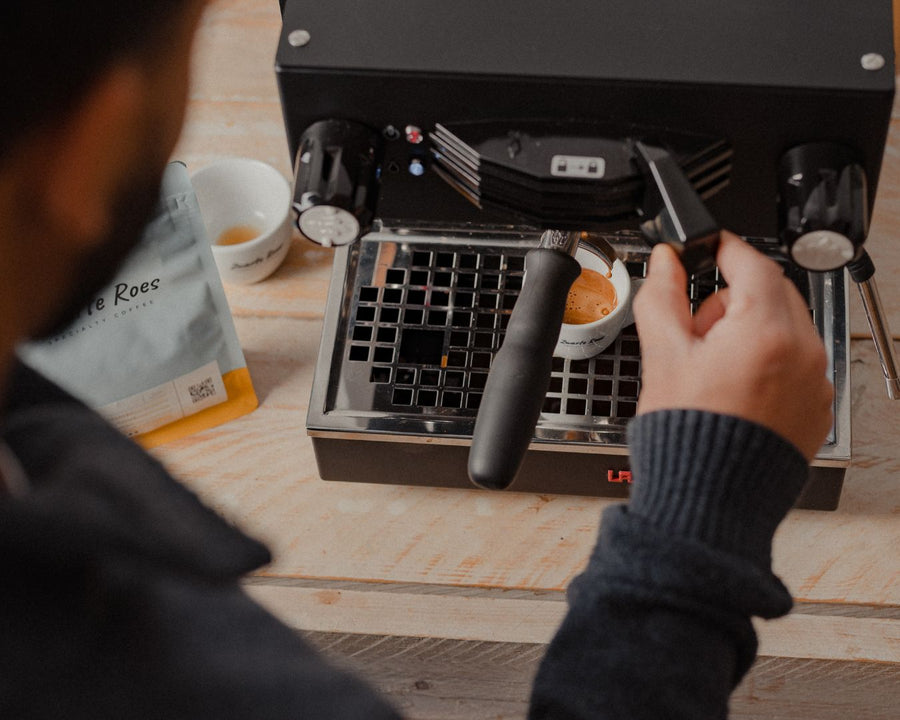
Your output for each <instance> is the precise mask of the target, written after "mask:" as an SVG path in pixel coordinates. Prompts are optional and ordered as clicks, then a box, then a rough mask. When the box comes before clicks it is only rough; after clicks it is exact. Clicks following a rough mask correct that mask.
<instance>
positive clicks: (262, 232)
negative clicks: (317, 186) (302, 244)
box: [191, 158, 293, 285]
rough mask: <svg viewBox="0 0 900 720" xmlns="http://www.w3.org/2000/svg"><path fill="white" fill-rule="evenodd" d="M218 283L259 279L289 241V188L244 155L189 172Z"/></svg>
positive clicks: (271, 268) (280, 257) (273, 266)
mask: <svg viewBox="0 0 900 720" xmlns="http://www.w3.org/2000/svg"><path fill="white" fill-rule="evenodd" d="M191 183H192V185H193V186H194V192H195V193H196V195H197V203H198V204H199V206H200V214H201V215H202V216H203V223H204V225H206V231H207V234H208V235H209V241H210V243H211V244H212V251H213V257H214V258H215V261H216V266H217V267H218V269H219V275H221V277H222V281H223V282H226V283H232V284H243V285H246V284H249V283H255V282H259V281H260V280H262V279H264V278H266V277H268V276H269V275H271V274H272V273H273V272H275V270H277V269H278V266H279V265H281V263H282V261H283V260H284V257H285V255H287V252H288V250H289V249H290V245H291V235H292V232H293V226H292V223H291V212H290V210H291V188H290V184H289V183H288V181H287V180H286V179H285V178H284V176H283V175H282V174H281V173H280V172H278V171H277V170H276V169H275V168H273V167H272V166H271V165H267V164H266V163H264V162H260V161H259V160H253V159H250V158H227V159H224V160H217V161H215V162H213V163H211V164H210V165H207V166H206V167H203V168H201V169H200V170H198V171H197V172H195V173H194V174H193V175H192V176H191Z"/></svg>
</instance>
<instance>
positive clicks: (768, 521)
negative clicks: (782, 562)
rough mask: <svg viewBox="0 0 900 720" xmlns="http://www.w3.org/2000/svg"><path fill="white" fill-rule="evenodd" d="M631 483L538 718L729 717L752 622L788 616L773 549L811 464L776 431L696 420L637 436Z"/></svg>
mask: <svg viewBox="0 0 900 720" xmlns="http://www.w3.org/2000/svg"><path fill="white" fill-rule="evenodd" d="M629 445H630V451H631V457H632V472H633V475H634V485H633V486H632V487H633V489H632V495H631V500H630V502H629V504H628V505H627V506H622V505H620V506H615V507H611V508H609V509H607V510H606V512H605V513H604V515H603V519H602V523H601V529H600V536H599V539H598V541H597V544H596V546H595V548H594V551H593V553H592V555H591V558H590V560H589V562H588V566H587V568H586V569H585V571H584V573H583V574H582V575H580V576H579V577H578V578H576V580H575V581H573V583H572V585H571V587H570V588H569V611H568V613H567V615H566V617H565V619H564V621H563V623H562V625H561V627H560V629H559V630H558V632H557V634H556V636H555V638H554V639H553V641H552V642H551V644H550V646H549V648H548V651H547V654H546V656H545V658H544V661H543V663H542V665H541V668H540V670H539V672H538V676H537V679H536V681H535V684H534V688H533V693H532V699H531V711H530V715H529V717H530V718H532V719H534V720H536V719H538V718H540V719H542V720H544V719H548V718H553V719H555V720H558V719H563V718H565V719H569V718H593V719H594V720H596V719H598V718H599V719H603V718H629V720H640V719H641V718H654V719H658V718H673V719H675V718H677V719H682V718H684V719H687V718H704V719H708V718H725V717H726V716H727V715H728V699H729V696H730V694H731V691H732V690H733V689H734V688H735V686H736V685H737V683H738V682H739V681H740V679H741V677H742V676H743V675H744V673H746V671H747V669H748V668H749V667H750V665H751V664H752V662H753V660H754V658H755V656H756V635H755V633H754V631H753V627H752V625H751V623H750V618H751V616H754V615H756V616H761V617H765V618H772V617H777V616H780V615H784V614H786V613H787V612H788V611H789V610H790V607H791V598H790V595H789V594H788V592H787V590H786V589H785V587H784V586H783V585H782V584H781V582H780V581H779V580H778V578H776V577H775V576H774V575H773V574H772V571H771V542H772V536H773V534H774V532H775V529H776V527H777V526H778V524H779V522H780V521H781V520H782V519H783V518H784V516H785V515H786V514H787V511H788V510H789V509H790V507H791V505H792V504H793V503H794V501H795V500H796V498H797V496H798V494H799V492H800V490H801V488H802V487H803V484H804V482H805V480H806V476H807V470H808V466H807V463H806V461H805V460H804V458H803V457H802V455H801V454H800V453H799V451H798V450H797V449H796V448H795V447H794V446H793V445H791V444H790V443H788V442H787V441H785V440H784V439H782V438H781V437H779V436H778V435H776V434H774V433H772V432H771V431H770V430H768V429H766V428H764V427H761V426H759V425H756V424H754V423H750V422H747V421H744V420H740V419H738V418H734V417H729V416H723V415H715V414H711V413H704V412H699V411H692V410H669V411H660V412H656V413H651V414H648V415H643V416H639V417H638V418H636V419H635V420H634V421H633V422H632V423H631V425H630V426H629Z"/></svg>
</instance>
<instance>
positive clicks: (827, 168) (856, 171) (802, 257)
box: [778, 142, 900, 400]
mask: <svg viewBox="0 0 900 720" xmlns="http://www.w3.org/2000/svg"><path fill="white" fill-rule="evenodd" d="M779 184H780V188H779V196H778V207H779V220H780V223H781V242H782V246H783V248H784V250H785V252H786V253H787V254H788V255H789V256H790V258H791V259H792V260H793V261H794V262H795V263H796V264H797V265H799V266H800V267H802V268H805V269H806V270H811V271H816V272H827V271H831V270H839V269H840V268H842V267H844V266H846V268H847V271H848V273H849V274H850V278H851V279H852V280H853V281H854V282H855V283H856V285H857V287H858V288H859V295H860V298H861V300H862V303H863V309H864V310H865V314H866V320H867V321H868V323H869V330H870V331H871V332H872V340H873V341H874V343H875V350H876V351H877V353H878V359H879V361H880V362H881V370H882V373H883V375H884V380H885V384H886V386H887V393H888V397H890V398H891V399H893V400H896V399H900V379H898V372H897V358H896V355H895V354H894V339H893V335H892V334H891V330H890V327H889V326H888V321H887V315H886V314H885V312H884V308H883V307H882V304H881V297H880V296H879V294H878V286H877V284H876V282H875V264H874V263H873V262H872V258H871V257H869V254H868V253H867V252H866V250H865V248H864V247H863V243H864V242H865V240H866V237H867V236H868V233H869V204H868V203H869V199H868V188H867V183H866V173H865V169H864V168H863V165H862V162H861V161H860V159H859V156H858V154H857V153H856V152H855V151H854V150H852V149H851V148H849V147H847V146H845V145H841V144H839V143H834V142H817V143H807V144H804V145H798V146H797V147H794V148H791V149H790V150H788V151H787V152H786V153H785V154H784V156H782V158H781V162H780V163H779Z"/></svg>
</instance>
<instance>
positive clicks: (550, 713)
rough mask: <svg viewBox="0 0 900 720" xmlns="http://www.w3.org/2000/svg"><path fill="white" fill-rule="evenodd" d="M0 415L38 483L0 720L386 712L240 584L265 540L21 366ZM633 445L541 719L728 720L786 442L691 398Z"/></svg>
mask: <svg viewBox="0 0 900 720" xmlns="http://www.w3.org/2000/svg"><path fill="white" fill-rule="evenodd" d="M2 429H3V433H2V437H3V441H4V442H5V443H6V444H7V445H8V446H9V448H10V449H12V451H13V453H14V454H15V456H16V457H17V458H18V461H19V462H20V463H21V465H22V467H23V469H24V471H25V475H26V476H27V478H28V481H29V483H30V485H31V487H30V489H29V490H28V492H26V493H23V494H20V495H9V494H6V495H3V496H2V497H0V572H2V577H3V578H4V581H3V583H0V717H9V718H13V717H14V718H19V719H23V720H24V719H26V718H59V717H65V718H69V719H77V718H99V717H116V718H163V717H164V718H167V719H172V720H175V719H179V718H218V719H228V718H254V719H255V720H265V719H266V718H273V719H274V718H278V719H283V718H293V717H297V718H300V717H303V718H316V719H319V718H322V719H324V718H342V719H345V718H346V719H349V718H369V719H374V720H377V719H378V718H395V717H397V714H396V713H395V711H394V710H393V709H392V708H391V707H390V705H389V704H388V703H386V702H385V701H383V700H382V699H380V698H379V697H378V696H377V695H376V693H375V692H373V691H372V690H371V689H370V688H368V687H367V686H366V685H365V684H364V683H362V682H360V681H359V680H357V679H355V678H353V677H351V676H349V675H347V674H346V673H343V672H340V671H338V670H336V669H335V668H333V667H331V666H330V665H328V664H327V663H326V662H325V661H323V660H322V658H321V657H320V656H318V655H317V654H316V653H315V652H313V651H312V650H311V649H310V648H309V647H308V646H306V645H305V644H304V643H303V642H302V641H301V640H300V639H299V638H298V636H297V635H296V633H294V632H292V631H291V630H290V629H289V628H287V627H286V626H284V625H283V624H282V623H280V622H279V621H277V620H276V619H274V618H273V617H272V616H270V615H269V614H267V613H266V612H265V611H263V610H262V609H261V608H259V607H258V606H257V605H255V604H254V603H253V602H252V601H251V600H249V598H248V597H247V596H246V595H245V594H244V592H243V591H242V590H241V589H240V587H239V585H238V580H239V578H240V577H241V576H242V575H243V574H245V573H246V572H248V571H250V570H252V569H254V568H256V567H258V566H260V565H261V564H264V563H266V562H267V561H268V559H269V556H268V553H267V551H266V550H265V548H264V547H263V546H261V545H259V544H258V543H256V542H255V541H253V540H250V539H248V538H246V537H244V536H243V535H242V534H241V533H239V532H238V531H237V530H235V529H234V528H232V527H231V526H229V525H228V524H226V523H225V522H224V521H222V520H221V519H219V518H218V517H217V516H216V515H214V514H213V513H212V512H211V511H209V510H207V509H206V508H205V507H204V506H203V505H202V504H201V503H200V502H199V501H198V500H197V499H196V498H195V497H194V496H193V495H192V494H191V493H190V492H188V491H187V490H186V489H184V488H183V487H182V486H180V485H179V484H178V483H176V482H175V481H174V480H172V479H171V478H170V477H169V475H168V474H167V473H166V472H165V470H164V469H163V468H162V467H161V466H160V465H159V464H158V463H157V462H155V461H154V460H153V459H151V458H150V457H149V456H148V455H147V454H146V453H144V452H143V451H142V450H140V449H139V448H138V447H137V446H136V445H134V444H133V443H131V442H130V441H127V440H126V439H124V438H122V437H121V436H120V435H119V434H118V433H116V432H115V431H114V430H112V429H111V428H110V427H109V426H108V425H107V424H106V423H105V422H104V421H103V420H101V419H100V418H99V417H98V416H97V415H95V414H94V413H93V412H91V411H89V410H88V409H86V408H85V407H84V406H82V405H81V404H80V403H78V402H77V401H75V400H73V399H72V398H71V397H69V396H68V395H66V394H65V393H63V392H62V391H61V390H59V389H58V388H56V387H55V386H53V385H51V384H50V383H48V382H46V381H45V380H43V379H42V378H40V377H39V376H37V375H36V374H34V373H32V372H30V371H28V370H27V369H24V368H19V369H18V370H17V372H16V374H15V376H14V377H13V380H12V392H11V393H10V396H9V398H8V402H7V406H6V408H5V409H4V412H3V427H2ZM631 443H632V454H633V470H634V473H635V484H634V486H633V487H634V491H633V498H632V500H631V502H630V504H629V505H628V506H627V507H626V506H619V507H615V508H612V509H610V510H609V511H608V512H607V513H606V515H605V517H604V519H603V522H602V529H601V533H600V539H599V542H598V544H597V547H596V549H595V551H594V553H593V555H592V557H591V560H590V563H589V566H588V568H587V570H586V571H585V573H584V574H583V575H582V576H580V577H579V578H578V580H576V581H575V583H573V585H572V588H571V592H570V610H569V613H568V615H567V617H566V619H565V621H564V623H563V625H562V627H561V628H560V630H559V632H558V634H557V636H556V638H555V639H554V640H553V642H552V644H551V645H550V648H549V650H548V653H547V656H546V659H545V660H544V662H543V664H542V666H541V669H540V673H539V675H538V678H537V681H536V683H535V687H534V695H533V699H532V711H531V715H532V717H534V718H582V717H584V718H606V717H610V718H611V717H616V718H630V719H632V720H634V719H635V718H644V717H646V718H651V717H652V718H660V717H666V718H715V717H724V716H725V714H726V710H727V699H728V696H729V693H730V692H731V690H732V689H733V687H734V685H735V684H736V683H737V681H738V680H739V678H740V677H741V675H742V674H743V673H744V672H745V671H746V669H747V667H748V666H749V665H750V663H751V662H752V660H753V657H754V654H755V636H754V634H753V630H752V628H751V626H750V621H749V617H750V616H751V615H754V614H756V615H762V616H764V617H771V616H775V615H779V614H782V613H784V612H787V610H788V609H789V607H790V597H789V595H788V594H787V592H786V591H785V590H784V588H783V587H782V586H781V584H780V583H779V582H778V581H777V580H776V579H775V578H774V577H773V576H772V575H771V572H770V569H769V567H770V561H769V548H770V542H771V537H772V533H773V532H774V529H775V527H776V525H777V524H778V522H779V520H780V519H781V518H782V517H783V515H784V514H785V513H786V512H787V509H788V508H789V507H790V505H791V503H792V502H793V499H794V498H795V497H796V494H797V493H798V492H799V490H800V487H801V486H802V484H803V480H804V478H805V474H806V464H805V462H804V461H803V459H802V457H800V455H799V454H798V453H797V451H796V450H794V449H793V448H792V447H791V446H789V445H788V444H787V443H785V442H783V441H782V440H780V439H779V438H778V437H776V436H774V435H773V434H772V433H770V432H768V431H767V430H764V429H763V428H760V427H757V426H755V425H751V424H749V423H745V422H742V421H738V420H734V419H731V418H724V417H719V416H714V415H707V414H702V413H692V412H666V413H659V414H654V415H650V416H647V417H642V418H638V419H637V420H635V421H634V422H633V423H632V426H631ZM774 468H779V473H778V474H777V475H776V474H775V472H774Z"/></svg>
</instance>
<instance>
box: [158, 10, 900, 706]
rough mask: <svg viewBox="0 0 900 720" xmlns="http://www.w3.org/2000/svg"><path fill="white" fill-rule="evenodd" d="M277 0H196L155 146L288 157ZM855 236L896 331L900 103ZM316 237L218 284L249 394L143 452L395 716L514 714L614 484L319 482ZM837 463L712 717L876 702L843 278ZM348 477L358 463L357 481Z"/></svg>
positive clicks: (881, 456) (875, 489)
mask: <svg viewBox="0 0 900 720" xmlns="http://www.w3.org/2000/svg"><path fill="white" fill-rule="evenodd" d="M279 29H280V14H279V10H278V2H277V1H276V0H216V1H215V2H213V3H211V4H210V6H209V8H208V10H207V12H206V15H205V17H204V21H203V24H202V27H201V30H200V34H199V37H198V41H197V45H196V49H195V77H194V83H193V86H192V90H191V102H190V107H189V110H188V115H187V121H186V126H185V131H184V135H183V137H182V140H181V142H180V143H179V146H178V148H177V149H176V152H175V157H176V158H178V159H181V160H183V161H184V162H186V163H187V165H188V168H189V170H191V171H194V170H196V169H198V168H199V167H202V166H203V165H205V164H207V163H209V162H212V161H214V160H216V159H218V158H220V157H225V156H230V155H242V156H249V157H254V158H258V159H260V160H263V161H265V162H268V163H269V164H271V165H273V166H275V167H276V168H278V169H279V170H280V171H281V172H282V173H283V174H284V175H285V176H286V177H290V174H291V161H290V158H289V157H288V151H287V142H286V140H285V136H284V129H283V125H282V119H281V109H280V103H279V99H278V93H277V86H276V83H275V75H274V67H273V65H274V54H275V45H276V41H277V38H278V33H279ZM879 182H880V185H879V193H878V199H877V201H876V206H875V211H874V213H873V218H872V229H871V234H870V240H869V244H868V247H869V249H870V253H871V254H872V256H873V258H874V259H875V262H876V264H877V267H878V274H877V278H878V281H879V284H880V286H881V293H882V299H883V301H884V303H885V306H886V308H887V310H888V315H889V319H890V322H891V324H892V326H893V330H894V333H895V334H897V333H898V332H900V238H898V235H900V100H898V102H897V103H896V104H895V110H894V120H893V122H892V125H891V129H890V138H889V146H888V150H887V154H886V156H885V160H884V167H883V169H882V173H881V177H880V181H879ZM331 259H332V254H331V252H330V251H328V250H324V249H322V248H318V247H316V246H314V245H312V244H310V243H308V242H306V241H305V240H303V239H302V238H301V237H300V236H299V235H295V237H294V239H293V243H292V247H291V250H290V253H289V255H288V257H287V260H286V262H285V263H284V265H283V266H282V267H281V268H280V269H279V271H278V272H277V273H276V274H275V275H274V276H272V277H271V278H270V279H268V280H267V281H265V282H263V283H259V284H257V285H252V286H243V287H241V286H229V287H226V293H227V295H228V300H229V303H230V305H231V309H232V313H233V315H234V316H235V322H236V327H237V331H238V335H239V338H240V341H241V344H242V346H243V348H244V352H245V355H246V358H247V362H248V366H249V368H250V372H251V375H252V377H253V381H254V384H255V386H256V389H257V392H258V394H259V397H260V400H261V404H260V408H259V409H258V410H257V411H255V412H254V413H252V414H251V415H248V416H246V417H243V418H241V419H239V420H236V421H234V422H231V423H229V424H227V425H225V426H222V427H219V428H214V429H211V430H208V431H206V432H204V433H201V434H198V435H196V436H194V437H191V438H187V439H185V440H182V441H178V442H175V443H171V444H169V445H166V446H163V447H161V448H158V449H157V450H156V451H155V452H156V454H157V456H158V457H160V458H161V459H162V460H163V461H164V462H165V463H166V464H167V465H168V466H169V467H170V468H171V469H172V471H173V472H174V473H175V474H176V475H177V476H179V477H181V478H182V479H183V480H184V482H185V483H186V484H187V485H188V486H189V487H191V488H192V489H193V490H195V491H196V492H197V493H198V494H199V495H200V496H201V497H202V498H203V499H204V500H205V501H206V502H207V503H209V504H210V505H211V506H212V507H214V508H215V509H217V510H218V511H220V512H221V513H223V514H224V515H226V516H227V517H229V518H231V519H232V520H233V521H234V522H236V523H237V524H238V525H240V526H241V527H243V528H244V529H246V530H247V531H248V532H250V533H251V534H253V535H256V536H257V537H260V538H261V539H263V540H265V541H266V542H267V543H268V544H269V545H270V546H271V547H272V548H273V551H274V555H275V559H274V562H273V563H272V564H271V565H270V566H269V567H267V568H265V569H264V570H263V571H262V572H260V573H258V574H257V575H255V576H254V577H252V578H250V579H249V580H248V585H247V591H248V592H249V593H251V594H252V595H253V597H255V598H257V599H258V600H259V601H260V602H262V603H263V604H264V605H266V606H268V607H270V608H271V609H272V610H273V611H274V612H275V613H276V614H278V615H280V616H281V617H282V618H284V619H285V621H286V622H288V624H290V625H291V626H293V627H296V628H298V629H304V630H306V631H307V636H308V637H309V638H310V639H311V640H312V641H313V643H314V644H316V645H318V646H319V647H322V648H323V649H324V650H325V652H326V654H328V655H329V657H332V658H334V659H335V660H336V661H338V662H341V663H344V662H347V663H350V664H351V665H352V666H353V667H355V668H356V669H357V670H359V671H361V672H363V673H364V674H366V675H367V676H368V677H370V678H371V680H372V681H373V682H374V683H375V684H376V685H377V686H378V687H379V688H380V689H381V690H382V691H384V692H386V693H387V694H389V696H390V697H391V698H392V699H393V700H394V701H395V702H396V703H397V704H398V705H399V706H400V707H401V708H403V709H404V711H405V712H406V714H407V716H408V717H410V718H444V719H446V718H466V719H467V720H471V719H472V718H500V717H502V718H521V717H524V713H525V708H526V706H527V697H528V688H529V686H530V681H531V677H532V676H533V673H534V671H535V669H536V667H537V663H538V662H539V659H540V657H541V655H542V653H543V647H544V645H543V643H545V642H546V641H547V639H548V638H549V637H550V636H551V635H552V633H553V631H554V629H555V627H556V624H557V622H558V621H559V618H560V617H561V616H562V614H563V613H564V611H565V602H564V590H565V587H566V586H567V585H568V583H569V582H570V581H571V579H572V578H573V577H574V576H575V575H577V573H578V572H579V571H580V570H581V568H582V567H583V566H584V563H585V562H586V559H587V557H588V555H589V553H590V550H591V548H592V546H593V543H594V539H595V537H596V533H597V528H598V524H599V522H600V515H601V513H602V511H603V509H604V508H606V507H608V506H609V505H610V504H611V503H612V502H613V501H611V500H604V499H597V498H579V497H568V496H557V495H552V494H548V495H540V496H538V495H527V494H520V493H515V492H509V493H502V494H491V493H487V492H484V491H479V490H476V489H474V488H473V489H469V490H449V489H440V488H426V487H415V488H413V487H401V486H384V485H370V484H366V483H325V482H323V481H321V480H320V479H319V477H318V474H317V471H316V464H315V458H314V455H313V450H312V445H311V442H310V440H309V438H308V437H307V436H306V431H305V417H306V410H307V406H308V400H309V393H310V388H311V385H312V378H313V368H314V365H315V361H316V357H317V354H318V344H319V335H320V333H321V327H322V325H321V321H322V318H323V315H324V310H325V294H326V290H327V286H328V281H329V276H330V271H331ZM850 309H851V328H852V330H853V333H854V334H855V336H857V337H859V338H860V339H858V340H854V341H853V342H852V343H851V357H852V421H853V455H854V460H853V465H852V467H851V468H850V470H849V472H848V474H847V479H846V482H845V487H844V492H843V495H842V497H841V502H840V506H839V508H838V510H837V511H835V512H831V513H828V512H817V511H793V512H792V513H791V514H790V515H789V516H788V518H787V520H786V521H785V522H784V523H783V524H782V526H781V528H780V529H779V531H778V534H777V536H776V538H775V544H774V550H773V557H774V565H775V569H776V572H777V573H778V574H779V575H780V576H781V577H782V578H783V579H784V581H785V583H786V584H787V586H788V588H789V589H790V590H791V592H792V594H793V595H794V597H795V598H796V599H797V600H798V601H799V602H798V606H797V608H796V610H795V612H794V613H792V614H791V615H790V616H789V617H787V618H785V619H782V620H779V621H775V622H772V623H762V624H760V625H759V632H760V637H761V650H762V654H763V657H761V658H760V660H759V662H758V663H757V665H756V666H755V667H754V669H753V671H752V672H751V674H750V676H749V677H748V678H747V679H746V680H745V681H744V683H742V685H741V687H740V688H739V689H738V691H737V692H736V694H735V696H734V702H733V706H732V717H735V718H742V719H747V720H749V719H750V718H754V719H756V718H760V719H761V718H774V717H779V718H796V719H797V720H800V719H803V720H806V719H807V718H809V719H812V718H816V720H830V719H831V718H842V719H843V718H860V719H864V718H893V717H896V716H897V714H896V707H897V706H898V704H900V703H898V698H897V687H898V681H900V669H898V668H900V664H898V663H900V660H898V652H900V651H898V628H900V554H898V548H900V522H898V515H900V439H898V428H900V403H891V402H890V401H888V400H887V399H886V398H885V394H884V390H883V382H882V379H881V376H880V369H879V366H878V363H877V358H876V357H875V354H874V350H873V348H872V344H871V341H870V340H868V339H867V337H868V329H867V327H866V324H865V320H864V318H863V316H862V312H861V309H860V303H859V300H858V298H857V297H856V294H855V291H854V293H853V296H852V298H851V308H850ZM363 479H364V478H363Z"/></svg>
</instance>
